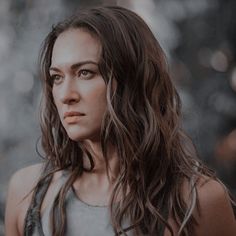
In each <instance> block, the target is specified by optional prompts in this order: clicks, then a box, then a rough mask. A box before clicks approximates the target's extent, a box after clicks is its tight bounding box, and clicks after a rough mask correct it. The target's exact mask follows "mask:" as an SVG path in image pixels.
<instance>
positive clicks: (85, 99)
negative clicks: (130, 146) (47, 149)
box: [49, 29, 107, 141]
mask: <svg viewBox="0 0 236 236" xmlns="http://www.w3.org/2000/svg"><path fill="white" fill-rule="evenodd" d="M100 54H101V44H100V42H99V40H98V39H96V38H95V37H94V36H92V35H91V34H89V33H87V32H86V31H84V30H83V29H70V30H68V31H65V32H63V33H62V34H60V35H59V36H58V38H57V40H56V42H55V44H54V47H53V52H52V62H51V67H50V71H49V72H50V76H51V79H52V80H53V87H52V94H53V98H54V103H55V105H56V107H57V111H58V114H59V116H60V120H61V123H62V125H63V126H64V128H65V130H66V132H67V134H68V136H69V137H70V138H71V139H72V140H74V141H83V140H86V139H89V140H91V141H99V139H100V131H101V122H102V119H103V116H104V112H105V110H106V106H107V103H106V85H105V82H104V80H103V78H102V76H101V74H100V73H99V69H98V62H99V59H100Z"/></svg>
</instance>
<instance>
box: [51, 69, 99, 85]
mask: <svg viewBox="0 0 236 236" xmlns="http://www.w3.org/2000/svg"><path fill="white" fill-rule="evenodd" d="M83 72H86V73H87V75H84V76H83V77H84V79H85V80H86V79H90V78H91V77H92V76H93V75H94V74H95V72H94V71H91V70H87V69H81V70H79V71H78V73H76V75H77V76H78V77H80V76H82V73H83ZM57 78H58V79H57ZM50 79H51V80H52V82H53V83H55V82H56V81H57V80H58V81H60V79H62V76H61V75H58V74H54V75H51V76H50ZM58 83H60V82H58Z"/></svg>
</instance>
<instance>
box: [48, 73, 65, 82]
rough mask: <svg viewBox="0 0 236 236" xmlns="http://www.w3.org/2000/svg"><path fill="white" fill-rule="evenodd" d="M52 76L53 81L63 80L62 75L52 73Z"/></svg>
mask: <svg viewBox="0 0 236 236" xmlns="http://www.w3.org/2000/svg"><path fill="white" fill-rule="evenodd" d="M50 77H51V80H52V82H53V83H60V82H61V80H62V77H61V76H60V75H51V76H50Z"/></svg>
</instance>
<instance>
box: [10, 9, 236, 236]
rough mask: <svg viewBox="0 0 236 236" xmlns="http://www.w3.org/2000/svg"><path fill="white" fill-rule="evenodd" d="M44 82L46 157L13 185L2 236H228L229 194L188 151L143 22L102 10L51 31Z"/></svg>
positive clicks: (235, 230) (233, 231) (159, 55)
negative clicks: (4, 232) (3, 235)
mask: <svg viewBox="0 0 236 236" xmlns="http://www.w3.org/2000/svg"><path fill="white" fill-rule="evenodd" d="M41 72H42V80H43V103H42V120H41V128H42V146H43V148H44V151H45V156H46V158H45V162H44V163H43V164H37V165H34V166H30V167H27V168H25V169H22V170H20V171H18V172H17V173H16V174H15V175H14V176H13V177H12V179H11V181H10V186H9V193H8V198H7V207H6V235H54V236H55V235H57V236H59V235H70V236H72V235H80V236H83V235H99V236H100V235H102V236H106V235H164V236H169V235H191V236H192V235H197V236H203V235H207V236H211V235H212V236H213V235H214V236H217V235H219V236H222V235H224V236H232V235H236V222H235V218H234V214H233V209H232V206H231V202H230V198H229V196H228V194H227V191H226V190H225V187H224V186H223V185H222V184H221V183H220V182H219V181H218V180H217V179H216V177H214V175H213V173H212V172H211V171H209V170H208V169H207V168H206V167H205V166H204V165H203V164H202V163H201V162H200V160H198V159H197V158H196V157H195V155H194V152H193V151H191V150H190V149H193V148H192V145H191V142H190V141H188V139H187V137H186V136H185V135H184V133H183V132H182V130H181V127H180V100H179V96H178V94H177V92H176V90H175V88H174V86H173V84H172V82H171V80H170V77H169V74H168V72H167V66H166V63H165V57H164V54H163V52H162V49H161V48H160V46H159V44H158V42H157V40H156V39H155V37H154V35H153V34H152V32H151V31H150V29H149V28H148V26H147V25H146V23H145V22H144V21H143V20H142V19H141V18H140V17H139V16H137V15H136V14H135V13H133V12H131V11H129V10H127V9H124V8H121V7H98V8H92V9H88V10H86V11H82V12H79V13H78V14H76V15H74V16H73V17H71V18H70V19H67V20H65V21H63V22H61V23H59V24H57V25H56V26H55V27H53V29H52V31H51V32H50V33H49V34H48V36H47V38H46V39H45V42H44V46H43V49H42V53H41ZM189 147H191V148H189Z"/></svg>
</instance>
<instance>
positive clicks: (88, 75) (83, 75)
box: [79, 70, 94, 79]
mask: <svg viewBox="0 0 236 236" xmlns="http://www.w3.org/2000/svg"><path fill="white" fill-rule="evenodd" d="M93 75H94V72H93V71H90V70H80V71H79V77H81V78H83V79H90V78H91V77H92V76H93Z"/></svg>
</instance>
